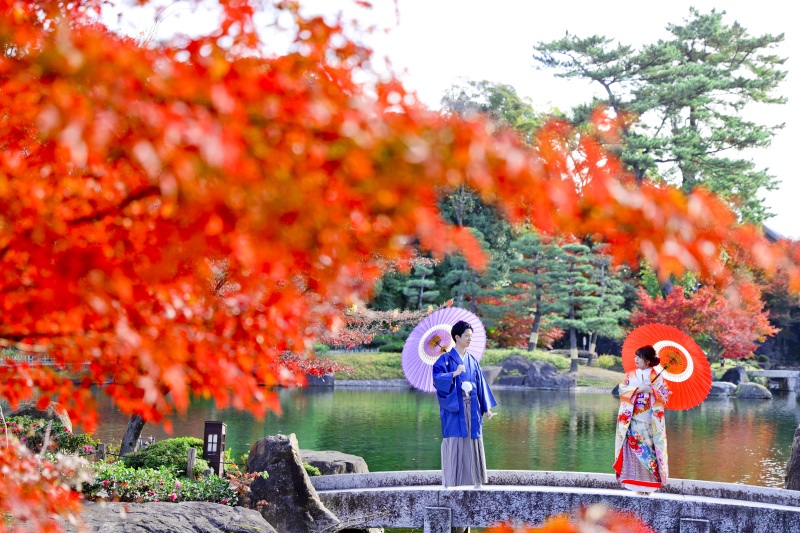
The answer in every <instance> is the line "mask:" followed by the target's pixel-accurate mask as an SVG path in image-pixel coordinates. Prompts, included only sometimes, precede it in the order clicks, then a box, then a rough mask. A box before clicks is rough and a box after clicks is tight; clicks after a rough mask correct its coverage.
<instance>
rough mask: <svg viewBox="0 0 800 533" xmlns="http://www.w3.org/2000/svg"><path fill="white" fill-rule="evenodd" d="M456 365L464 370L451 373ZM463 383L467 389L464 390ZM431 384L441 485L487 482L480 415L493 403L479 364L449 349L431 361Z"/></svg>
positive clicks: (481, 416)
mask: <svg viewBox="0 0 800 533" xmlns="http://www.w3.org/2000/svg"><path fill="white" fill-rule="evenodd" d="M458 365H464V369H465V371H464V372H462V373H461V374H459V375H458V376H453V373H454V372H455V370H456V369H457V368H458ZM467 382H468V383H470V384H471V385H472V387H471V390H469V391H465V390H464V383H467ZM433 384H434V386H435V387H436V396H437V398H438V400H439V416H440V418H441V421H442V484H443V485H444V486H445V488H446V487H452V486H458V485H475V486H476V487H477V486H480V485H481V484H483V483H486V482H487V481H488V477H487V471H486V457H485V454H484V450H483V432H482V428H483V414H484V413H486V412H487V411H488V410H489V409H491V408H492V407H494V406H495V405H497V402H496V401H495V399H494V396H493V395H492V391H491V390H490V389H489V386H488V385H487V384H486V378H485V377H484V375H483V372H482V371H481V367H480V365H478V361H477V360H476V359H475V358H474V357H473V356H471V355H470V354H469V353H466V354H465V357H464V358H463V359H462V357H461V355H460V354H459V353H458V351H456V349H455V348H453V349H452V350H450V351H449V352H448V353H445V354H443V355H442V356H441V357H439V359H438V360H437V361H436V363H434V365H433ZM467 388H468V389H469V388H470V387H467Z"/></svg>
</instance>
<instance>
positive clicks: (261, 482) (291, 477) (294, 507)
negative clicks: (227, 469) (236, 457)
mask: <svg viewBox="0 0 800 533" xmlns="http://www.w3.org/2000/svg"><path fill="white" fill-rule="evenodd" d="M245 471H246V472H250V473H252V472H264V471H266V472H267V473H268V474H269V477H268V478H267V479H264V478H262V477H258V478H256V479H255V480H254V481H253V482H252V483H251V484H250V501H252V502H260V501H262V500H263V501H264V502H266V504H265V505H264V506H263V507H262V509H261V515H262V516H263V517H264V519H265V520H266V521H267V522H269V523H270V524H272V525H273V526H275V528H276V529H277V530H278V531H280V532H281V533H306V532H309V531H322V530H326V529H330V530H335V529H338V527H337V526H338V525H339V519H338V518H336V516H335V515H334V514H333V513H332V512H330V511H329V510H328V508H327V507H325V505H324V504H323V503H322V502H321V501H320V499H319V496H318V495H317V491H316V490H314V486H313V485H311V481H310V480H309V478H308V474H306V471H305V468H303V463H302V461H301V459H300V450H299V447H298V445H297V437H295V435H294V433H292V434H290V435H289V436H288V437H287V436H286V435H274V436H269V437H264V438H263V439H261V440H260V441H258V442H256V443H255V444H253V446H252V447H251V448H250V455H249V456H248V458H247V465H246V466H245Z"/></svg>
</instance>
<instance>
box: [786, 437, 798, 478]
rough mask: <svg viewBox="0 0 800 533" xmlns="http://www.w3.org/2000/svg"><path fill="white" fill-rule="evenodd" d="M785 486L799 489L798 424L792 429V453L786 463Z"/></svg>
mask: <svg viewBox="0 0 800 533" xmlns="http://www.w3.org/2000/svg"><path fill="white" fill-rule="evenodd" d="M786 488H787V489H788V490H800V426H797V429H796V430H795V431H794V442H792V455H790V456H789V463H788V464H787V465H786Z"/></svg>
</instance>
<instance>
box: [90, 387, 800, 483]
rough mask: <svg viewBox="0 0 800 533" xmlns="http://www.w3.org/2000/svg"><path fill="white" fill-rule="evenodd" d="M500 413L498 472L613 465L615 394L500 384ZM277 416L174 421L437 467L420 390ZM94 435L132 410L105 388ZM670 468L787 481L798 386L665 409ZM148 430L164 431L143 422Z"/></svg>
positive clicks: (240, 441) (294, 398)
mask: <svg viewBox="0 0 800 533" xmlns="http://www.w3.org/2000/svg"><path fill="white" fill-rule="evenodd" d="M494 392H495V397H496V398H497V401H498V403H499V406H498V407H497V408H496V409H495V411H496V412H497V416H496V417H494V418H492V420H490V421H486V423H485V425H484V446H485V449H486V461H487V466H488V467H489V469H492V470H562V471H580V472H600V473H611V472H612V470H611V464H612V462H613V455H614V431H615V423H616V417H617V409H618V407H619V401H618V400H617V399H616V398H614V397H613V396H611V395H610V394H590V393H575V392H556V391H531V390H513V391H512V390H496V391H494ZM278 396H279V398H280V403H281V406H282V409H283V413H282V414H281V415H277V414H274V413H270V414H268V415H267V416H266V417H264V418H263V419H260V420H257V419H254V418H253V417H252V416H251V415H250V414H248V413H242V412H237V411H235V410H233V409H224V410H219V409H217V408H216V406H215V405H214V402H213V401H210V400H208V401H206V400H195V401H194V402H193V403H192V405H191V406H190V408H189V409H188V411H187V413H185V414H184V415H181V416H175V417H173V418H172V420H173V425H174V432H173V435H174V436H197V437H200V438H202V436H203V423H204V421H205V420H221V421H223V422H226V423H227V432H228V437H227V446H228V448H231V449H232V452H233V457H234V458H235V460H237V461H238V458H239V456H240V455H241V454H242V453H244V452H245V451H247V450H249V448H250V445H251V444H252V443H254V442H256V441H257V440H258V439H260V438H262V437H264V436H266V435H274V434H277V433H283V434H289V433H294V434H296V435H297V439H298V441H299V444H300V448H301V449H311V450H338V451H342V452H346V453H351V454H354V455H360V456H362V457H363V458H364V459H365V460H366V462H367V464H368V465H369V469H370V471H372V472H377V471H386V470H434V469H438V468H440V462H439V457H440V452H439V449H440V444H441V427H440V423H439V407H438V404H437V403H436V398H435V396H434V395H433V394H425V393H421V392H418V391H414V390H405V389H402V390H398V389H381V390H374V389H371V390H358V389H344V388H341V389H340V388H337V389H335V390H331V389H308V390H281V391H280V392H279V393H278ZM98 401H99V404H100V405H99V410H100V420H99V422H100V425H99V428H98V430H97V432H96V433H95V436H96V437H97V438H99V439H101V440H102V441H105V442H119V439H120V438H121V437H122V435H123V433H124V431H125V425H126V423H127V417H126V416H124V415H123V414H122V413H120V412H119V411H118V410H116V408H114V406H112V405H111V403H110V401H109V400H108V399H107V398H106V397H104V396H102V395H101V396H99V397H98ZM666 416H667V442H668V453H669V468H670V477H673V478H686V479H701V480H708V481H724V482H731V483H746V484H751V485H762V486H768V487H783V485H784V476H785V475H786V462H787V461H788V459H789V453H790V451H791V445H792V439H793V436H794V431H795V429H797V427H798V424H800V407H799V406H798V399H797V396H796V394H795V393H784V394H776V395H775V398H774V399H773V400H736V399H730V398H709V399H707V400H706V401H705V402H704V403H702V404H701V405H700V406H698V407H696V408H695V409H692V410H689V411H667V413H666ZM142 435H143V436H150V435H152V436H154V437H155V438H156V439H157V440H160V439H163V438H167V437H168V436H169V435H166V434H165V433H164V431H163V430H162V429H161V428H160V427H157V426H154V425H147V426H146V427H145V429H144V432H143V433H142Z"/></svg>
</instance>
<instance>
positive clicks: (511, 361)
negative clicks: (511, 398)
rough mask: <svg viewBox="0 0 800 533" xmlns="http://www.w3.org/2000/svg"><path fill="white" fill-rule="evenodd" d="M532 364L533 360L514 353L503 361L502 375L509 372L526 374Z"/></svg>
mask: <svg viewBox="0 0 800 533" xmlns="http://www.w3.org/2000/svg"><path fill="white" fill-rule="evenodd" d="M532 364H533V361H531V360H530V359H528V358H525V357H521V356H519V355H512V356H511V357H509V358H508V359H506V360H505V361H503V369H502V372H501V375H504V376H505V375H507V374H515V373H516V374H517V375H521V376H524V375H525V374H527V373H528V369H529V368H530V367H531V365H532Z"/></svg>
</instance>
